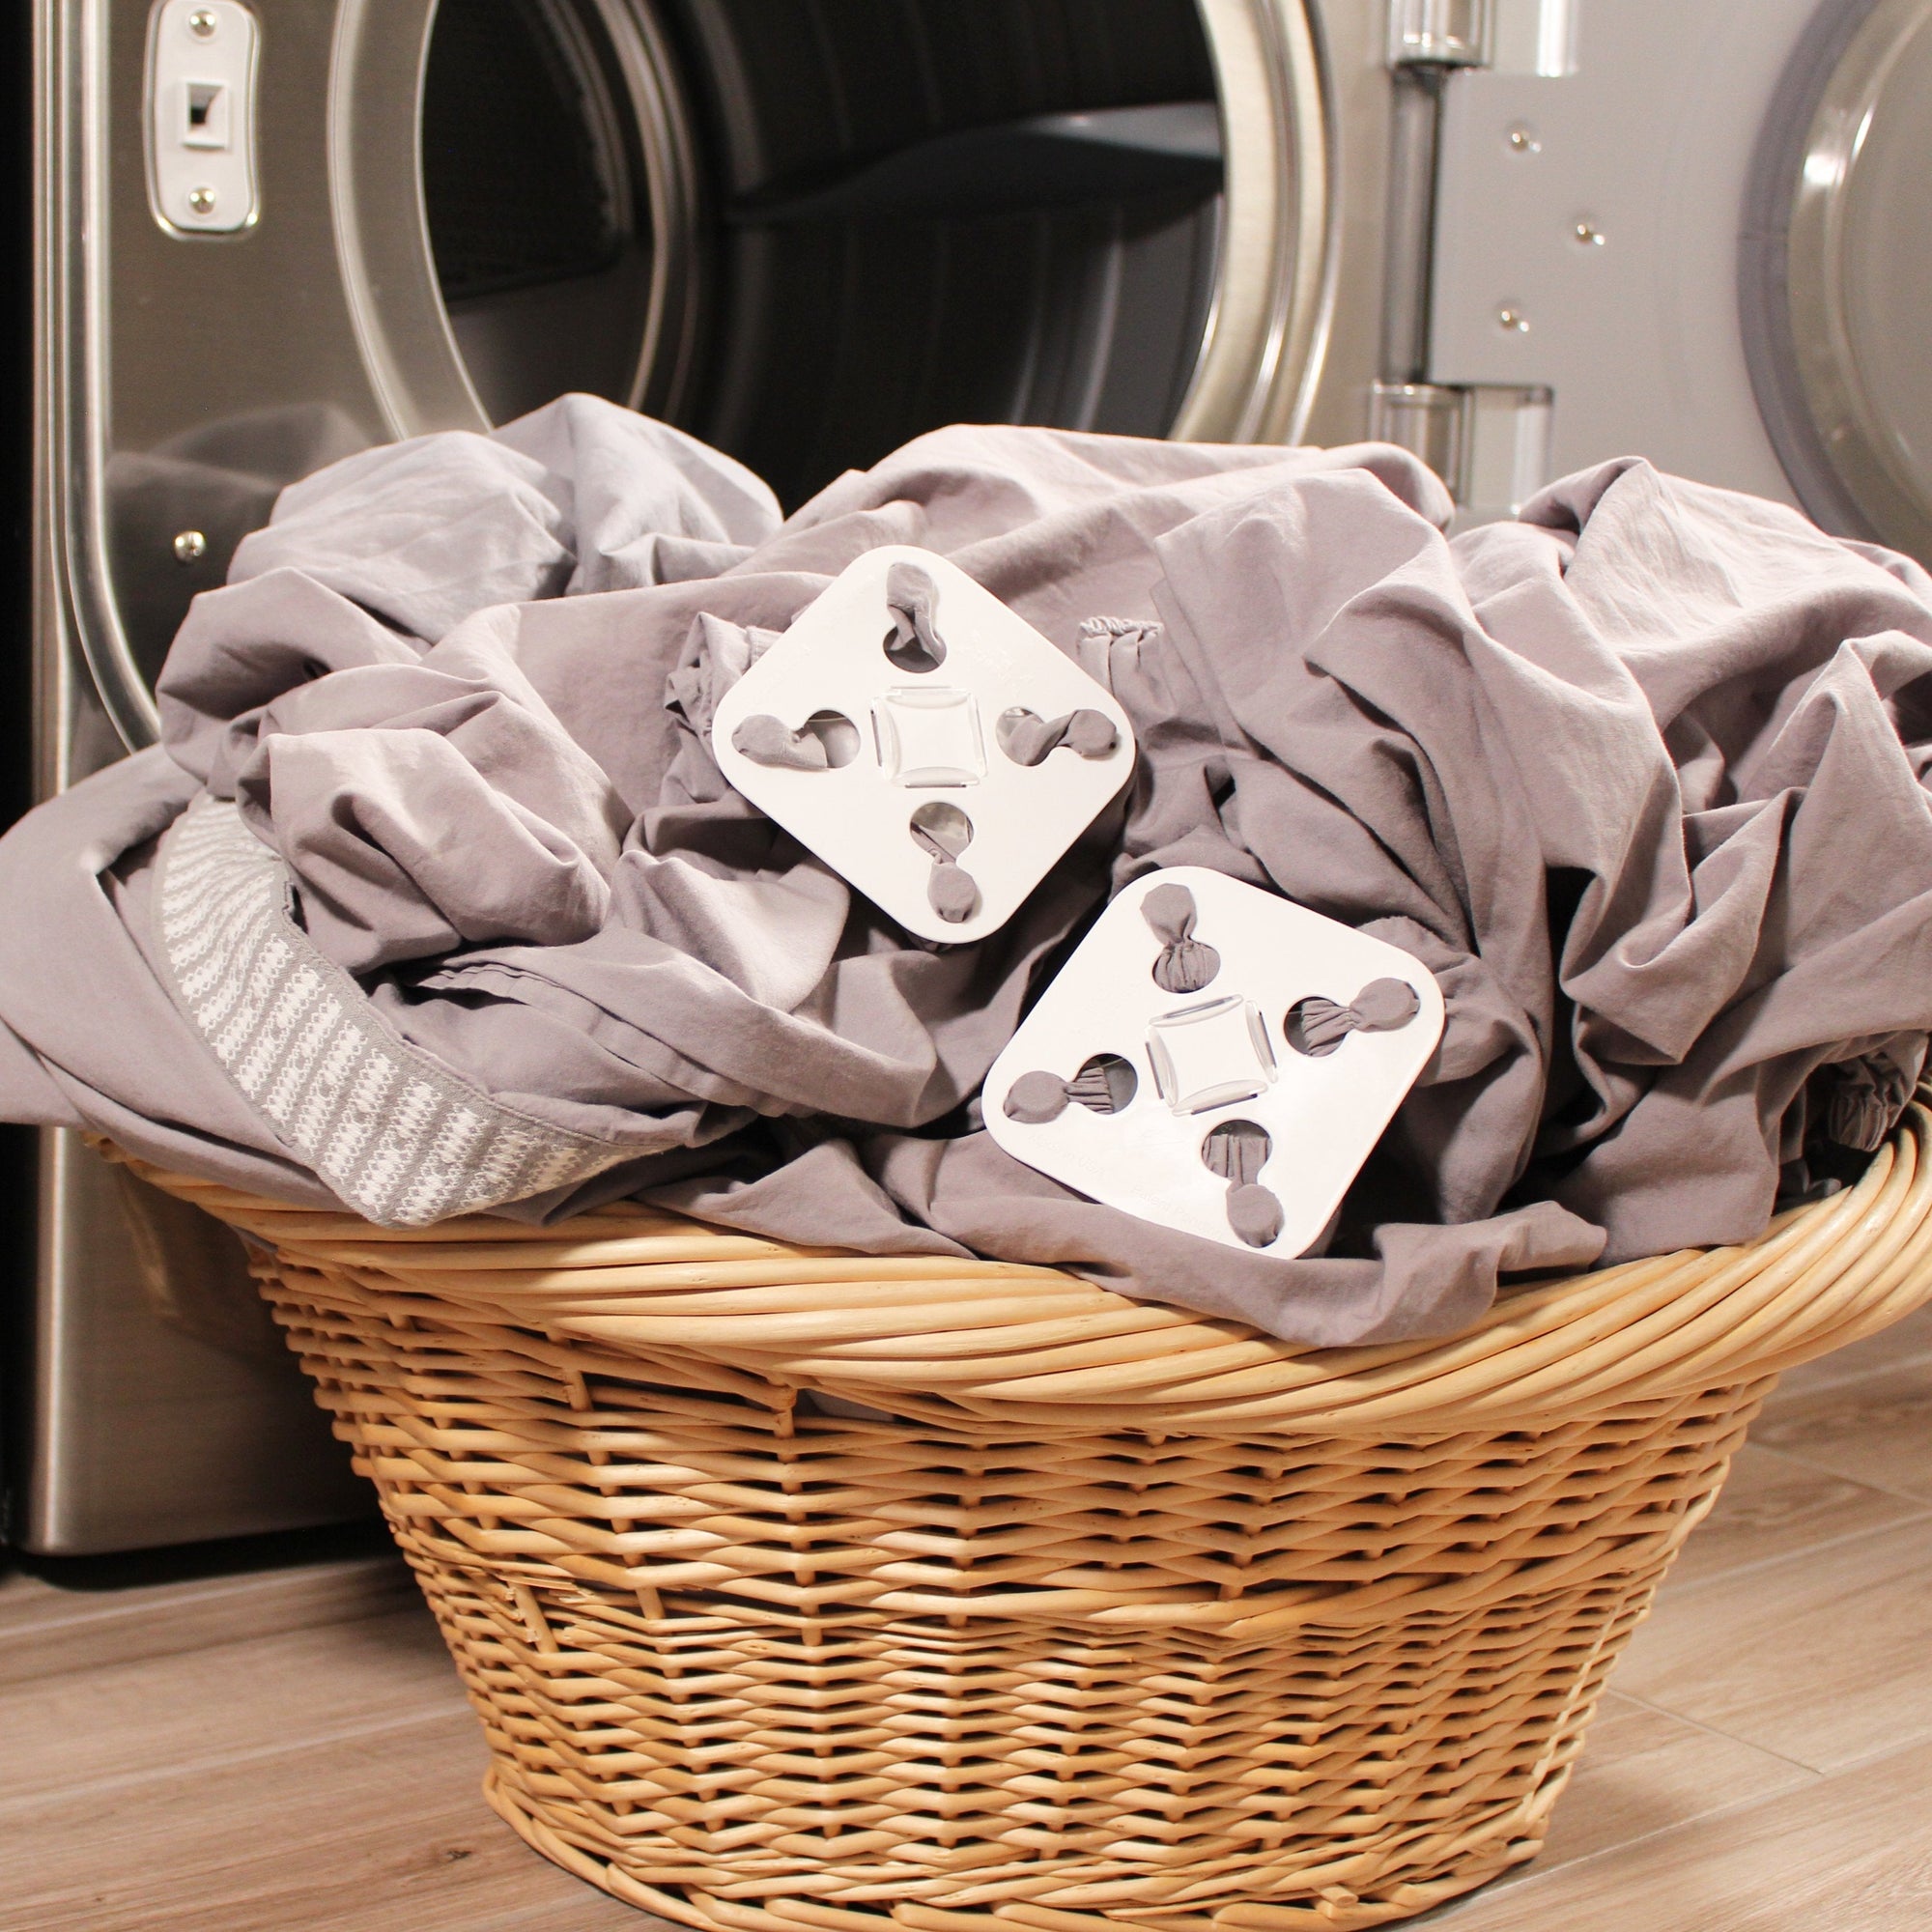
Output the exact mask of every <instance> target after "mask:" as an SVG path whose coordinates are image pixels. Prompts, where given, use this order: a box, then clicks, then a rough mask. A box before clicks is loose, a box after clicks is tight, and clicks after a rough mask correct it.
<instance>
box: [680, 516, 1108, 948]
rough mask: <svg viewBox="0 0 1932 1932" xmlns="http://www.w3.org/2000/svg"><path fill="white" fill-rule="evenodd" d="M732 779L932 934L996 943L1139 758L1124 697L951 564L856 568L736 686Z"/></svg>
mask: <svg viewBox="0 0 1932 1932" xmlns="http://www.w3.org/2000/svg"><path fill="white" fill-rule="evenodd" d="M711 749H712V754H713V755H714V756H715V757H716V758H717V760H718V765H719V769H720V770H721V771H723V772H724V774H725V778H726V779H728V780H729V781H730V782H731V783H732V784H733V785H734V786H735V787H736V788H737V789H738V790H739V791H741V792H743V793H744V795H745V796H746V797H747V798H749V799H750V800H751V801H752V803H753V805H755V806H757V807H758V808H759V810H762V811H764V812H766V813H768V814H769V815H770V816H771V817H772V818H774V819H776V820H777V821H778V822H779V824H781V825H782V826H783V827H784V828H785V830H786V831H787V832H789V833H791V834H792V836H793V837H794V838H798V839H799V840H800V841H801V842H802V843H804V844H805V845H807V846H809V847H810V849H811V850H812V851H813V852H815V853H817V854H818V856H819V857H820V858H821V859H823V860H824V861H825V863H826V864H827V865H828V866H830V867H833V869H834V870H835V871H837V872H838V873H839V874H840V875H841V876H842V877H844V878H845V879H846V880H848V881H849V882H850V883H851V884H852V885H853V886H854V887H855V888H857V890H858V891H860V892H862V893H864V894H865V895H866V896H867V898H869V899H871V900H872V901H873V903H874V904H876V905H878V906H880V907H882V908H883V909H884V910H885V911H886V912H888V913H890V914H891V915H892V917H893V918H894V919H895V920H897V921H898V922H899V923H900V924H901V925H903V926H905V927H906V928H907V929H908V930H909V931H911V932H916V933H919V934H921V935H922V936H923V937H924V938H927V939H937V940H957V941H965V940H974V939H982V938H984V937H985V935H986V934H987V933H989V932H995V931H997V930H998V929H999V928H1000V927H1001V926H1002V925H1004V924H1005V923H1006V922H1007V921H1008V920H1009V919H1010V918H1011V917H1012V915H1013V913H1014V912H1015V911H1016V910H1018V908H1019V905H1020V902H1021V901H1022V900H1023V899H1024V898H1025V897H1026V896H1027V895H1028V894H1029V893H1031V892H1032V891H1033V889H1034V888H1035V887H1036V886H1037V885H1038V883H1039V882H1040V880H1041V879H1042V878H1044V877H1045V875H1046V873H1047V872H1048V871H1049V870H1050V869H1051V868H1052V867H1053V866H1054V864H1055V863H1056V862H1057V861H1058V860H1059V858H1060V857H1061V855H1062V854H1063V853H1064V852H1065V850H1066V848H1067V847H1068V846H1069V845H1071V844H1072V843H1073V841H1074V840H1075V839H1076V838H1079V836H1080V835H1081V833H1082V832H1084V831H1085V830H1086V829H1087V827H1088V826H1089V825H1090V824H1092V823H1093V821H1094V816H1095V814H1096V813H1097V812H1098V811H1099V810H1101V808H1102V807H1103V806H1105V805H1106V804H1107V802H1108V800H1110V799H1111V798H1113V797H1114V796H1115V794H1116V793H1117V792H1119V791H1120V789H1121V787H1122V785H1124V784H1125V783H1126V781H1127V779H1128V777H1129V775H1130V774H1131V773H1132V771H1133V766H1134V734H1133V726H1132V725H1131V724H1130V723H1129V722H1128V719H1127V715H1126V713H1125V712H1124V711H1122V709H1121V707H1120V705H1119V704H1118V703H1116V702H1115V700H1114V697H1113V696H1112V694H1111V693H1109V692H1108V691H1106V690H1105V689H1104V688H1103V687H1102V686H1101V685H1099V684H1096V683H1095V682H1094V679H1092V678H1091V677H1089V676H1088V675H1087V673H1086V672H1085V671H1083V670H1082V669H1081V668H1079V667H1078V666H1077V665H1076V664H1074V663H1073V661H1072V660H1071V659H1070V658H1068V657H1067V656H1065V654H1064V653H1063V652H1061V651H1058V650H1056V649H1055V648H1054V647H1053V645H1052V644H1050V643H1049V642H1048V641H1047V640H1046V639H1044V638H1043V637H1041V636H1040V634H1039V633H1038V632H1037V631H1036V630H1035V629H1034V628H1033V626H1032V625H1031V624H1029V623H1027V622H1026V621H1025V620H1024V619H1023V618H1021V617H1018V616H1015V615H1014V613H1013V612H1012V611H1009V610H1008V609H1007V607H1006V606H1005V605H1004V604H1002V603H1001V602H1000V601H999V599H998V598H996V597H994V596H993V595H992V594H991V593H990V592H989V591H987V590H984V589H982V588H981V587H980V585H979V584H978V583H976V582H974V581H973V580H972V579H971V578H970V577H968V576H967V575H966V573H965V572H964V571H963V570H961V569H959V568H958V567H957V566H956V565H955V564H952V563H949V562H948V561H947V560H946V559H945V558H944V557H942V556H939V555H936V554H934V553H932V552H931V551H924V550H916V549H914V548H912V547H911V546H909V545H902V544H895V545H891V546H889V547H887V548H884V549H881V550H875V551H868V552H867V554H865V555H864V556H861V557H860V558H858V559H857V560H856V561H855V562H854V563H852V564H851V565H849V566H848V567H847V568H846V570H845V571H844V572H843V573H842V574H841V575H840V576H839V577H838V580H837V581H836V582H834V583H832V584H831V585H830V587H829V588H827V589H826V590H825V592H824V593H823V594H822V595H821V596H820V597H819V598H818V599H817V601H816V602H814V603H813V604H812V605H810V607H809V608H808V609H807V610H806V611H802V612H801V613H800V615H799V616H798V617H797V618H796V620H794V622H793V624H792V626H791V628H790V629H789V630H788V631H787V632H786V633H785V634H784V636H783V637H782V638H781V639H779V640H778V642H776V643H775V644H773V645H772V646H771V648H770V649H769V650H768V651H766V652H765V654H764V656H763V657H761V658H760V659H759V660H758V661H757V663H756V664H754V665H753V667H752V668H751V669H750V670H749V671H747V672H746V674H745V675H744V677H742V678H741V679H740V680H739V681H738V683H737V684H736V685H734V686H733V687H732V689H731V690H730V691H729V692H727V693H726V694H725V697H724V699H723V701H722V702H721V703H720V704H719V706H718V712H717V716H716V718H715V719H714V720H713V723H712V727H711Z"/></svg>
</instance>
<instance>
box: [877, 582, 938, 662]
mask: <svg viewBox="0 0 1932 1932" xmlns="http://www.w3.org/2000/svg"><path fill="white" fill-rule="evenodd" d="M886 609H887V610H888V611H891V612H892V618H893V628H892V630H891V632H890V633H889V634H888V635H887V638H886V656H887V657H888V658H890V659H891V660H892V662H893V663H894V664H895V665H896V666H897V667H898V668H899V669H900V670H909V671H927V670H937V669H938V668H939V667H940V666H941V665H943V664H944V663H945V662H946V640H945V639H943V638H942V637H941V636H940V635H939V632H938V630H937V629H936V628H935V619H936V618H937V616H938V612H939V589H938V586H937V585H936V584H935V583H934V582H933V581H932V579H931V578H930V577H928V576H927V575H926V574H925V572H924V571H923V570H922V569H921V568H920V567H919V565H918V564H916V563H895V564H894V565H893V567H892V568H891V569H890V570H888V571H887V572H886Z"/></svg>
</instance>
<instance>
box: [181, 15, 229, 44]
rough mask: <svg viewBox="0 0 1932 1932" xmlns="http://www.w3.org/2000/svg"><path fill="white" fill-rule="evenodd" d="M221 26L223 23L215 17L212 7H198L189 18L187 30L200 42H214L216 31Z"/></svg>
mask: <svg viewBox="0 0 1932 1932" xmlns="http://www.w3.org/2000/svg"><path fill="white" fill-rule="evenodd" d="M220 24H221V22H220V21H219V20H217V19H216V18H215V17H214V10H213V8H212V7H197V8H196V9H195V10H194V12H193V13H192V14H189V15H188V16H187V30H188V32H189V33H190V34H192V35H193V36H194V37H195V39H196V40H198V41H212V40H213V38H214V33H215V29H216V28H217V27H219V26H220Z"/></svg>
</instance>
